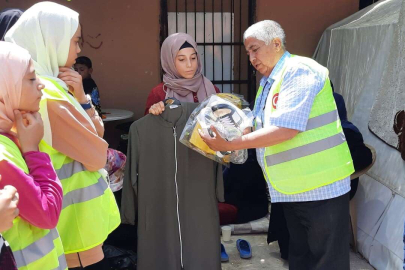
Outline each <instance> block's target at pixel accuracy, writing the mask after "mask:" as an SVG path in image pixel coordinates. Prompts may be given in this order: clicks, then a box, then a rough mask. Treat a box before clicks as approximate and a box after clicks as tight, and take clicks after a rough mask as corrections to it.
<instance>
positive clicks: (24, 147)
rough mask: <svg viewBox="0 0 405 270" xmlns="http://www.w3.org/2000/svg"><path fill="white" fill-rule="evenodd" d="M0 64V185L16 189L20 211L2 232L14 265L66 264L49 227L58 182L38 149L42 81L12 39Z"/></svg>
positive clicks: (57, 204)
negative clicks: (9, 226)
mask: <svg viewBox="0 0 405 270" xmlns="http://www.w3.org/2000/svg"><path fill="white" fill-rule="evenodd" d="M0 66H1V69H0V174H1V176H2V180H1V181H0V188H4V187H5V186H7V185H12V186H14V187H15V188H16V189H17V190H18V194H19V204H18V206H19V211H20V213H19V217H17V218H16V219H14V222H13V227H12V228H11V229H9V230H7V231H5V232H3V236H4V238H5V239H7V241H8V242H9V244H10V247H11V249H12V251H13V254H14V257H15V261H16V263H17V267H18V268H19V269H38V270H40V269H66V261H65V256H64V254H63V247H62V242H61V240H60V238H59V234H58V232H57V230H56V229H55V226H56V224H57V222H58V218H59V214H60V211H61V209H62V196H63V193H62V186H61V183H60V182H59V180H58V177H57V175H56V173H55V170H54V169H53V167H52V164H51V160H50V158H49V156H48V154H45V153H41V152H39V151H38V144H39V142H40V140H41V139H42V136H43V134H44V129H43V123H42V120H41V116H40V114H39V113H38V111H39V102H40V100H41V96H42V93H41V90H42V89H43V88H44V85H43V84H41V83H40V81H39V80H38V79H37V77H36V75H35V71H34V65H33V62H32V61H31V57H30V55H29V54H28V52H27V51H26V50H24V49H22V48H20V47H18V46H17V45H15V44H11V43H6V42H0ZM6 269H9V268H6Z"/></svg>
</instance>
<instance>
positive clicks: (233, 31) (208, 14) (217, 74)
mask: <svg viewBox="0 0 405 270" xmlns="http://www.w3.org/2000/svg"><path fill="white" fill-rule="evenodd" d="M160 5H161V16H160V43H161V44H162V43H163V41H164V39H165V38H166V37H167V36H168V35H170V34H173V33H177V32H183V33H187V34H189V35H191V36H192V37H194V39H195V40H196V42H197V44H198V51H199V57H200V59H201V62H202V64H203V67H204V69H203V72H204V76H206V77H207V78H208V79H210V80H211V81H212V82H213V84H215V85H216V86H217V87H218V88H219V89H220V90H221V91H222V92H227V93H236V94H241V95H243V96H244V97H245V98H246V99H247V100H248V101H249V102H250V101H252V100H253V99H254V95H255V93H256V76H255V71H254V68H253V67H252V66H251V65H250V63H249V59H248V57H247V55H246V51H245V47H244V45H243V32H244V31H245V30H246V29H247V28H248V27H249V26H250V25H251V24H253V23H254V21H255V9H256V0H243V1H242V0H161V1H160Z"/></svg>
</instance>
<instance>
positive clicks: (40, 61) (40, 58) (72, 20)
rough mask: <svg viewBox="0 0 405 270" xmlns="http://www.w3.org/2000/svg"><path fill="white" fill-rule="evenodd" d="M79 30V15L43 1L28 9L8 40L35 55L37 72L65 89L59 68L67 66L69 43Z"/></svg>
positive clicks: (33, 56) (8, 36)
mask: <svg viewBox="0 0 405 270" xmlns="http://www.w3.org/2000/svg"><path fill="white" fill-rule="evenodd" d="M78 27H79V14H78V13H77V12H76V11H73V10H71V9H70V8H67V7H65V6H62V5H59V4H56V3H53V2H40V3H38V4H35V5H33V6H32V7H30V8H29V9H27V10H26V11H25V12H24V13H23V15H22V16H21V18H20V19H19V20H18V21H17V23H16V24H15V25H14V26H13V27H12V28H11V29H10V30H9V31H8V32H7V34H6V36H5V41H8V42H12V43H15V44H17V45H19V46H21V47H23V48H25V49H27V50H28V52H29V53H30V54H31V56H32V60H33V61H34V67H35V72H36V73H37V74H38V75H40V76H44V77H49V78H51V79H52V80H54V81H56V82H57V83H58V84H60V85H61V86H62V87H63V88H65V90H68V87H67V85H66V84H65V83H64V82H63V81H62V80H60V79H58V78H57V77H58V75H59V67H63V66H64V65H65V64H66V61H67V58H68V55H69V47H70V40H71V39H72V37H73V35H74V34H75V32H76V31H77V28H78Z"/></svg>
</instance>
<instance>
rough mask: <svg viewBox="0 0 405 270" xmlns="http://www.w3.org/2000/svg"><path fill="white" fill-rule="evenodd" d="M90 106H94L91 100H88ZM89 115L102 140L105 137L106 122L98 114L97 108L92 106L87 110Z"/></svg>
mask: <svg viewBox="0 0 405 270" xmlns="http://www.w3.org/2000/svg"><path fill="white" fill-rule="evenodd" d="M87 100H88V102H90V104H92V100H91V98H88V99H87ZM85 111H86V113H87V115H88V116H89V117H90V119H91V121H92V122H93V124H94V127H95V128H96V131H97V135H98V136H99V137H100V138H103V136H104V122H103V119H101V117H100V116H99V114H98V112H97V111H96V108H95V107H94V106H93V105H92V106H91V108H90V109H87V110H85Z"/></svg>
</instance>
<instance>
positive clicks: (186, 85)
mask: <svg viewBox="0 0 405 270" xmlns="http://www.w3.org/2000/svg"><path fill="white" fill-rule="evenodd" d="M186 41H187V42H188V43H190V44H191V45H192V46H193V48H194V50H195V51H196V53H197V59H198V68H197V71H196V73H195V75H194V77H193V78H191V79H185V78H182V77H181V76H180V74H179V73H178V72H177V69H176V66H175V62H174V61H175V59H176V55H177V53H178V52H179V50H180V47H181V46H182V45H183V44H184V42H186ZM160 60H161V63H162V68H163V70H164V72H165V74H164V75H163V82H164V85H165V88H166V98H168V97H174V98H176V99H178V100H179V101H185V102H194V98H193V92H194V93H197V97H198V101H199V102H202V101H203V100H204V99H206V98H207V97H209V96H210V95H212V94H215V93H216V92H215V88H214V85H213V84H212V82H211V81H210V80H208V79H207V78H205V77H204V75H203V74H202V68H201V60H200V56H199V55H198V50H197V43H196V42H195V41H194V39H193V38H192V37H191V36H190V35H188V34H184V33H176V34H172V35H170V36H168V37H167V38H166V39H165V41H164V42H163V44H162V49H161V53H160ZM165 88H164V89H165Z"/></svg>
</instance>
